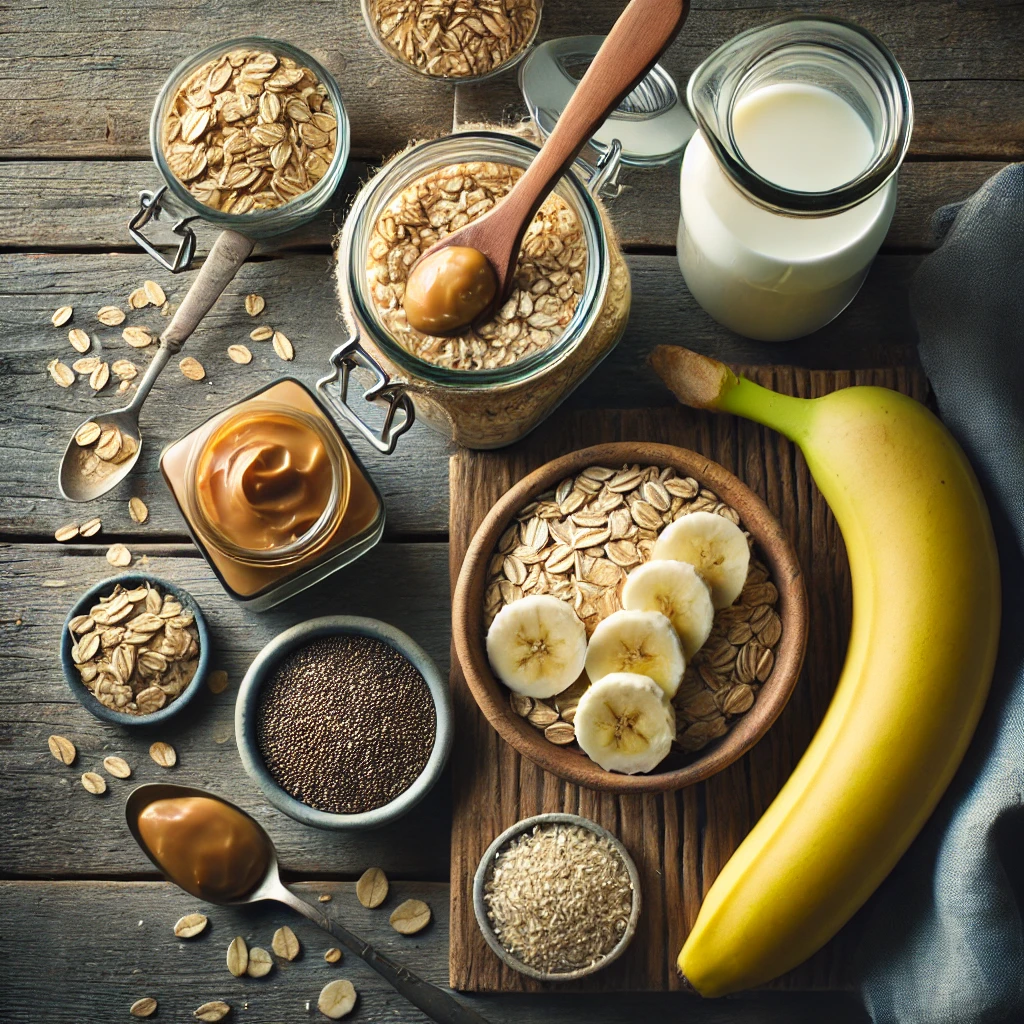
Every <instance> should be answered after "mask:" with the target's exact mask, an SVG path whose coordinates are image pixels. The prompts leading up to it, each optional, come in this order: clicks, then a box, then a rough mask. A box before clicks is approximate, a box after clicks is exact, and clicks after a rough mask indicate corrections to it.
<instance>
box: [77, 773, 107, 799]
mask: <svg viewBox="0 0 1024 1024" xmlns="http://www.w3.org/2000/svg"><path fill="white" fill-rule="evenodd" d="M82 785H83V786H84V787H85V790H86V792H88V793H92V794H93V795H94V796H100V795H102V794H103V793H106V791H107V784H106V783H105V782H104V781H103V776H102V775H97V774H96V772H86V773H85V774H84V775H83V776H82Z"/></svg>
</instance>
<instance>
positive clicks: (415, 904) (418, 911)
mask: <svg viewBox="0 0 1024 1024" xmlns="http://www.w3.org/2000/svg"><path fill="white" fill-rule="evenodd" d="M388 921H389V922H390V924H391V927H392V928H394V929H395V931H396V932H398V934H399V935H415V934H416V933H417V932H421V931H423V929H424V928H426V927H427V925H428V924H430V907H428V906H427V904H426V903H424V902H423V900H406V901H405V902H404V903H400V904H399V905H398V906H397V907H395V909H394V910H392V911H391V916H390V917H389V918H388Z"/></svg>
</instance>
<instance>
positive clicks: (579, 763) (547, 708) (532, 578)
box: [452, 442, 808, 793]
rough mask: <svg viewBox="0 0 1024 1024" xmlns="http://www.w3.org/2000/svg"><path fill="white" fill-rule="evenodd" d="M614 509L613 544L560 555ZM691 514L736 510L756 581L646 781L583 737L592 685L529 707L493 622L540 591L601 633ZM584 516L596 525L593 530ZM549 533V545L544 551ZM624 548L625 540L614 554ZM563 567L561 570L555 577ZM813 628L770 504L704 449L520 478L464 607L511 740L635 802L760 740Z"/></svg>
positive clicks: (498, 508) (602, 542)
mask: <svg viewBox="0 0 1024 1024" xmlns="http://www.w3.org/2000/svg"><path fill="white" fill-rule="evenodd" d="M585 473H586V474H587V476H584V474H585ZM591 477H592V478H593V479H591ZM619 495H621V500H619V498H618V496H619ZM666 499H667V501H666ZM659 506H662V507H661V508H659ZM602 509H607V514H608V517H609V519H612V520H613V522H612V523H610V524H609V526H608V533H609V536H608V537H604V536H603V535H600V534H598V535H596V540H595V539H594V538H595V534H594V533H593V532H591V533H590V534H588V535H587V539H586V541H585V543H587V544H588V545H589V546H588V547H586V548H581V549H579V550H578V551H570V555H571V557H570V558H568V559H562V558H561V556H562V555H563V554H564V553H565V552H563V551H562V550H561V548H559V549H558V550H557V551H556V550H555V546H556V545H561V546H562V547H568V548H571V547H572V544H571V541H572V537H573V533H574V531H576V530H580V531H582V529H586V530H590V531H594V530H597V529H599V528H598V527H596V526H594V525H592V524H593V523H594V522H596V516H598V515H599V514H601V510H602ZM563 510H564V511H563ZM621 510H625V511H626V512H628V513H629V515H628V516H626V515H624V514H623V512H622V511H621ZM690 511H713V512H714V511H717V512H718V514H723V513H724V514H726V515H727V517H729V518H732V519H733V521H734V522H736V523H737V524H738V525H739V526H740V527H741V529H743V530H745V531H746V532H747V533H748V534H749V538H750V542H751V548H752V555H751V562H750V570H749V572H748V578H747V583H746V585H745V587H744V590H743V593H742V594H741V596H740V598H739V599H738V600H737V602H736V604H735V605H734V606H733V607H731V608H726V609H722V610H721V611H719V612H717V613H716V616H715V625H714V627H713V629H712V633H711V636H710V637H709V638H708V640H707V642H706V643H705V645H704V647H703V648H701V650H700V651H698V653H697V654H696V655H695V656H694V657H693V658H692V659H691V660H690V662H689V664H688V665H687V669H686V675H685V676H684V679H683V683H682V686H681V687H680V689H679V692H678V693H677V694H676V696H675V698H673V705H674V707H675V714H676V722H677V734H676V742H675V743H674V744H673V747H672V751H671V752H670V754H669V755H668V756H667V757H666V758H665V759H664V760H663V761H662V762H661V763H660V764H659V765H658V767H657V768H656V769H655V770H654V771H651V772H648V773H646V774H636V775H624V774H618V773H616V772H609V771H605V770H604V769H602V768H601V767H600V766H599V765H597V764H596V763H594V762H593V761H591V760H590V759H589V758H588V757H587V756H586V755H585V754H584V753H583V751H582V750H581V749H579V747H578V745H577V744H576V743H575V742H573V739H572V737H571V736H570V735H569V733H571V728H568V727H571V725H572V719H573V717H574V711H575V704H576V703H578V700H579V697H580V695H581V693H582V689H581V687H582V688H585V686H586V685H587V680H586V678H585V677H583V678H582V679H581V681H580V683H579V684H574V686H573V687H570V688H569V690H567V691H565V694H564V697H565V699H564V701H563V700H562V697H563V695H562V694H559V695H556V696H555V697H554V698H551V699H548V700H544V701H537V700H535V699H533V698H529V700H531V701H532V702H533V703H532V706H530V707H527V706H526V704H525V703H524V702H523V701H522V700H521V698H519V695H515V694H512V693H511V691H509V690H508V689H506V687H505V686H503V685H502V684H501V683H500V682H499V680H498V679H497V678H496V677H495V675H494V673H493V672H492V670H491V667H490V664H489V662H488V658H487V652H486V647H485V636H486V632H487V627H488V625H489V623H490V621H491V619H492V618H493V617H494V615H495V614H497V611H498V610H500V608H501V607H502V606H503V605H504V604H506V603H509V602H511V601H514V600H517V599H518V598H519V597H521V596H525V595H526V594H529V593H532V592H535V591H536V590H537V588H538V586H539V587H540V592H546V593H553V594H554V595H555V596H557V597H562V598H563V599H564V600H568V601H570V602H571V603H572V604H573V606H574V608H575V610H576V611H577V614H578V615H579V617H580V618H581V619H582V620H583V622H584V625H585V627H586V629H587V634H588V636H589V634H590V633H591V632H592V631H593V629H594V628H595V626H596V625H597V623H598V622H599V621H601V619H602V618H603V617H605V616H606V615H608V614H610V613H611V612H612V611H614V610H616V609H617V608H618V607H621V602H620V595H621V588H622V586H623V583H624V578H625V574H626V570H627V569H628V568H630V567H632V566H635V565H638V564H642V563H643V562H645V561H646V560H647V558H648V557H649V555H650V548H652V547H653V542H654V539H655V538H656V536H657V534H658V532H659V528H657V523H656V522H655V513H657V516H658V517H659V518H660V520H661V522H662V523H663V524H667V522H671V521H674V519H676V518H678V517H679V516H681V515H685V514H688V513H689V512H690ZM538 512H539V513H540V517H541V518H543V517H545V516H546V517H547V519H546V523H545V525H544V527H542V528H539V529H538V528H537V527H535V526H531V525H530V523H531V521H532V520H533V519H535V518H537V515H536V514H537V513H538ZM615 513H618V514H617V515H616V514H615ZM581 517H582V521H583V523H584V524H585V525H584V526H582V527H579V526H578V525H577V524H578V522H579V521H580V519H581ZM553 524H554V529H552V526H553ZM563 524H564V525H563ZM640 524H646V525H640ZM631 527H632V528H631ZM633 528H635V532H634V529H633ZM642 531H646V532H642ZM538 535H539V536H540V537H541V541H540V547H539V550H538V551H536V552H532V551H531V545H534V544H536V543H537V542H538ZM560 535H561V537H560ZM567 539H568V540H569V542H570V543H568V544H566V543H565V541H566V540H567ZM623 542H624V543H623ZM610 544H612V545H615V546H614V547H613V548H612V549H611V551H609V545H610ZM599 548H600V550H598V549H599ZM577 556H578V557H577ZM510 558H511V559H512V561H509V559H510ZM566 561H568V562H570V563H571V568H569V569H567V570H566V569H562V563H564V562H566ZM551 565H553V566H554V567H555V568H557V569H558V570H559V571H558V572H552V571H550V570H549V566H551ZM537 566H540V569H539V570H538V569H537V568H536V567H537ZM616 569H620V570H622V572H621V575H616V574H615V572H614V570H616ZM540 580H543V582H540ZM588 580H596V581H597V582H595V583H590V582H588ZM807 620H808V610H807V595H806V592H805V589H804V582H803V576H802V572H801V569H800V564H799V562H798V560H797V557H796V553H795V552H794V551H793V547H792V545H791V543H790V541H789V538H788V537H787V536H786V533H785V531H784V530H783V528H782V525H781V524H780V523H779V521H778V519H776V517H775V516H774V515H773V513H772V512H771V510H770V509H769V508H768V507H767V505H765V503H764V502H763V501H762V499H761V498H760V497H758V495H756V494H755V493H754V492H753V491H752V490H751V489H750V488H749V487H747V486H746V485H745V484H744V483H743V482H742V481H740V480H739V479H738V478H737V477H736V476H734V475H733V474H732V473H730V472H729V471H728V470H726V469H725V468H724V467H722V466H720V465H718V464H717V463H715V462H712V461H710V460H709V459H707V458H705V457H704V456H702V455H700V454H698V453H697V452H693V451H689V450H687V449H684V448H678V447H674V446H672V445H662V444H648V443H645V442H618V443H613V444H604V445H597V446H594V447H592V448H586V449H581V450H579V451H576V452H572V453H571V454H569V455H565V456H563V457H561V458H559V459H555V460H554V461H552V462H549V463H547V464H546V465H544V466H541V467H540V468H539V469H537V470H535V471H534V472H533V473H530V474H529V475H528V476H526V477H525V478H524V479H522V480H520V481H519V483H517V484H516V485H515V486H514V487H513V488H512V489H511V490H509V491H508V492H507V493H506V494H505V495H503V497H502V498H501V499H499V501H498V502H497V503H496V504H495V505H494V507H493V508H492V509H491V511H490V512H489V513H488V515H487V516H486V518H485V519H484V521H483V522H482V523H481V525H480V527H479V528H478V530H477V532H476V534H475V535H474V537H473V540H472V541H471V543H470V546H469V549H468V551H467V552H466V556H465V559H464V560H463V563H462V569H461V572H460V574H459V579H458V582H457V585H456V588H455V594H454V597H453V608H452V632H453V636H454V640H455V648H456V652H457V654H458V658H459V663H460V666H461V668H462V672H463V675H464V676H465V679H466V683H467V685H468V686H469V689H470V692H471V693H472V694H473V697H474V699H475V700H476V702H477V705H478V706H479V708H480V710H481V711H482V712H483V714H484V715H485V717H486V718H487V719H488V721H489V722H490V723H491V725H492V726H494V728H495V729H496V730H497V732H498V733H499V734H500V735H501V736H502V738H503V739H504V740H506V742H508V743H510V744H511V745H512V746H513V747H514V748H515V749H516V750H517V751H518V752H519V753H521V754H523V755H524V756H525V757H528V758H530V760H532V761H533V762H534V763H536V764H538V765H539V766H540V767H541V768H544V769H545V770H547V771H550V772H552V773H553V774H555V775H558V776H559V777H561V778H563V779H566V780H567V781H569V782H573V783H575V784H576V785H580V786H585V787H587V788H590V789H596V790H604V791H609V792H624V793H628V792H661V791H668V790H675V789H680V788H683V787H684V786H689V785H692V784H693V783H695V782H700V781H703V780H704V779H707V778H708V777H710V776H711V775H714V774H715V773H716V772H719V771H721V770H722V769H723V768H725V767H726V766H727V765H729V764H731V763H732V762H733V761H735V760H737V759H738V758H739V757H741V756H742V755H743V754H744V753H746V752H747V751H748V750H749V749H750V748H751V747H752V746H753V745H754V744H755V743H757V742H758V740H760V739H761V738H762V737H763V736H764V734H765V733H766V732H767V731H768V729H769V728H770V727H771V725H772V723H773V722H774V721H775V719H776V718H777V717H778V716H779V714H780V713H781V712H782V709H783V708H784V707H785V705H786V702H787V701H788V700H789V697H790V695H791V694H792V692H793V689H794V687H795V686H796V682H797V679H798V677H799V674H800V668H801V666H802V664H803V657H804V651H805V649H806V644H807ZM577 690H579V692H576V691H577Z"/></svg>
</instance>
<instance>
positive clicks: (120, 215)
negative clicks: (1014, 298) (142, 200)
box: [0, 160, 1003, 253]
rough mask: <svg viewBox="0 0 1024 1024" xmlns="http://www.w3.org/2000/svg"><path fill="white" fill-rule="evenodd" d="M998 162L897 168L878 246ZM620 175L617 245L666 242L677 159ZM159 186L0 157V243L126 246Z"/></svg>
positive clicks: (329, 216) (108, 170)
mask: <svg viewBox="0 0 1024 1024" xmlns="http://www.w3.org/2000/svg"><path fill="white" fill-rule="evenodd" d="M1002 166H1003V165H1002V164H1001V163H998V162H995V161H985V160H979V161H973V160H966V161H948V160H935V161H931V160H926V161H914V162H911V163H908V164H906V165H904V167H903V170H902V171H901V173H900V195H899V203H898V205H897V208H896V216H895V217H894V219H893V223H892V227H891V228H890V230H889V234H888V236H887V238H886V240H885V246H884V248H885V249H890V250H893V249H895V250H900V251H907V250H913V251H918V250H921V251H924V250H929V249H932V248H934V245H935V238H934V236H933V234H932V230H931V224H930V222H931V217H932V214H933V213H934V212H935V210H936V209H937V208H938V207H939V206H942V205H943V204H945V203H953V202H959V201H960V200H961V199H965V198H966V197H967V196H969V195H970V194H971V193H972V192H974V191H975V189H977V188H978V186H979V185H980V184H981V183H982V182H983V181H984V180H985V179H986V178H988V177H989V176H990V175H992V174H995V172H996V171H998V170H999V169H1000V167H1002ZM369 173H370V165H368V164H366V163H363V162H359V161H356V162H353V164H352V165H350V169H349V172H348V174H347V175H346V177H345V180H344V182H343V184H342V187H341V188H340V189H339V190H338V192H337V193H336V195H335V197H334V199H333V201H332V202H331V207H330V209H329V210H328V211H327V212H325V213H324V214H322V215H321V216H319V217H317V219H316V220H314V221H312V222H311V223H309V224H307V225H306V226H305V227H302V228H299V229H298V230H297V231H294V232H291V233H290V234H288V235H286V236H284V237H283V238H280V239H269V240H267V241H266V242H262V243H260V247H259V249H258V250H257V251H258V252H273V251H278V250H282V249H296V248H305V247H309V246H329V245H330V244H331V243H332V241H333V239H334V236H335V234H336V233H337V231H338V230H339V228H340V227H341V224H342V222H343V220H344V216H345V211H346V210H347V208H348V205H349V203H350V201H351V199H352V197H353V194H354V191H355V189H356V188H357V187H358V185H359V182H361V181H363V180H365V179H366V177H367V176H368V175H369ZM621 180H622V182H623V184H624V186H625V188H624V190H623V192H622V194H621V195H620V196H618V197H617V198H616V199H613V200H611V201H609V202H608V210H609V212H610V214H611V217H612V220H613V222H614V224H615V227H616V229H617V231H618V233H619V238H620V240H621V242H622V244H623V245H624V246H625V247H626V248H630V249H650V248H661V249H671V248H673V247H674V246H675V244H676V223H677V220H678V215H679V198H678V195H679V165H678V162H675V163H673V164H672V165H671V166H668V167H663V168H658V169H656V170H646V171H645V170H636V169H626V170H624V171H623V173H622V178H621ZM157 184H158V181H157V177H156V172H155V171H154V170H153V167H152V165H151V164H149V163H147V162H145V161H140V160H122V161H108V160H85V161H83V160H57V161H37V160H28V161H20V160H11V161H8V162H6V163H0V245H3V246H4V247H5V248H7V249H25V250H30V251H36V250H41V249H43V250H45V249H55V248H56V249H61V250H70V249H74V250H76V251H87V250H100V251H104V252H106V251H109V250H110V249H118V248H124V247H126V246H128V247H130V246H131V240H130V239H129V238H128V232H127V230H126V224H127V223H128V217H129V215H130V214H131V213H132V212H133V204H134V202H135V200H136V198H137V196H138V193H139V191H140V190H141V189H151V188H154V187H156V185H157ZM198 229H199V252H201V253H202V252H205V251H206V250H207V249H208V248H209V246H210V245H211V244H212V243H213V240H214V238H215V237H216V236H215V234H214V232H213V231H212V230H210V229H209V228H204V227H203V226H202V225H199V228H198ZM169 233H170V232H169V230H168V232H167V234H169ZM157 237H158V238H162V237H163V236H157ZM151 240H152V239H151Z"/></svg>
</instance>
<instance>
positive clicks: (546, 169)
mask: <svg viewBox="0 0 1024 1024" xmlns="http://www.w3.org/2000/svg"><path fill="white" fill-rule="evenodd" d="M689 7H690V5H689V0H632V2H631V3H630V4H629V6H628V7H627V8H626V9H625V10H624V11H623V12H622V14H621V15H620V16H619V20H618V21H616V22H615V24H614V25H613V26H612V30H611V32H609V33H608V36H607V37H606V38H605V41H604V42H603V43H602V44H601V48H600V49H599V50H598V51H597V54H596V56H595V57H594V59H593V61H592V62H591V64H590V67H589V68H587V73H586V74H585V75H584V76H583V79H582V81H581V82H580V84H579V85H578V86H577V87H576V90H575V92H574V93H573V94H572V98H571V99H570V100H569V102H568V103H567V104H566V107H565V110H563V111H562V114H561V116H560V117H559V118H558V122H557V124H556V125H555V128H554V131H552V132H551V134H550V135H549V136H548V139H547V142H545V143H544V145H543V146H542V147H541V150H540V152H539V153H538V154H537V155H536V156H535V157H534V158H533V161H532V163H531V164H530V166H529V167H527V169H526V170H525V172H524V173H523V175H522V177H520V179H519V180H518V181H517V182H516V184H515V186H514V187H513V189H512V191H511V192H509V194H508V195H507V196H505V198H504V199H503V200H502V201H501V202H500V203H498V205H497V206H495V207H494V208H493V209H492V210H490V211H489V212H487V213H485V214H484V215H483V216H482V217H479V218H477V219H476V220H475V221H473V222H472V223H471V224H467V225H466V226H465V227H463V228H459V229H458V231H453V232H452V233H451V234H450V235H447V236H446V237H445V238H442V239H441V240H440V241H439V242H437V243H435V244H434V245H432V246H431V247H430V248H429V249H428V250H427V251H426V252H425V253H423V255H422V256H420V258H419V259H418V260H417V261H416V263H415V264H413V267H412V269H411V270H410V272H409V277H408V280H407V281H406V291H405V298H404V303H403V304H404V307H405V313H406V317H407V318H408V321H409V324H410V326H412V327H413V328H415V329H416V330H418V331H423V332H424V333H426V334H441V335H444V334H452V333H455V332H457V331H460V330H462V329H463V328H465V327H468V326H469V325H470V324H471V323H473V322H474V321H475V320H479V319H480V318H482V317H483V316H484V315H485V314H487V313H489V312H490V311H491V310H493V309H494V307H495V306H496V305H497V304H498V303H500V302H502V301H504V299H505V298H507V297H508V293H509V292H510V291H511V290H512V285H513V283H514V280H515V270H516V262H517V260H518V259H519V249H520V247H521V245H522V242H523V235H525V234H526V229H527V228H528V227H529V226H530V222H531V221H532V220H533V218H534V216H535V214H536V213H537V210H539V209H540V206H541V203H543V202H544V200H545V199H546V198H547V195H548V193H549V192H550V191H551V190H552V189H553V188H554V187H555V185H556V184H557V183H558V181H559V180H560V179H561V177H562V175H563V174H564V173H565V172H566V170H567V169H568V168H569V167H570V165H571V164H572V162H573V161H574V160H575V159H576V156H577V155H578V154H579V151H580V150H581V149H582V148H583V147H584V145H586V143H587V141H588V140H589V139H590V137H591V136H592V135H593V134H594V132H595V131H597V129H598V128H599V127H600V126H601V124H602V122H603V121H604V119H605V118H606V117H607V116H608V115H609V114H610V113H611V112H612V111H613V110H614V109H615V108H616V107H617V106H618V105H619V103H620V102H621V101H622V100H623V98H624V97H625V96H627V95H628V94H629V93H630V92H631V91H632V89H633V88H634V87H635V86H636V84H637V83H638V82H639V81H640V80H641V79H642V78H643V77H644V75H646V74H647V72H648V71H649V70H650V69H651V68H652V67H653V66H654V64H655V62H656V61H657V60H658V58H659V57H660V56H661V55H662V54H663V53H664V52H665V50H666V49H667V48H668V45H669V43H671V42H672V40H673V39H674V38H675V37H676V34H677V33H678V32H679V30H680V29H681V28H682V27H683V22H684V21H685V20H686V15H687V13H688V12H689ZM451 249H455V250H456V254H454V255H449V253H450V250H451ZM488 271H490V273H488Z"/></svg>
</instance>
